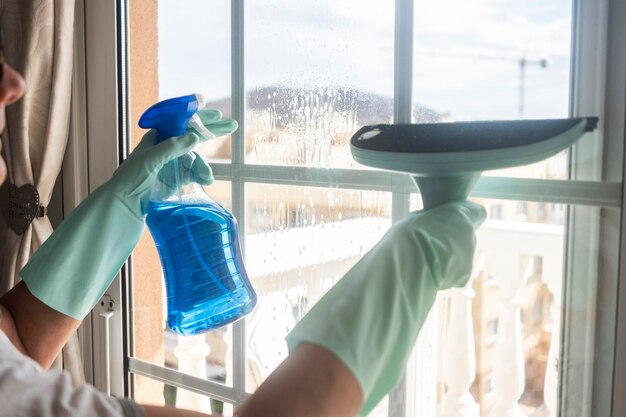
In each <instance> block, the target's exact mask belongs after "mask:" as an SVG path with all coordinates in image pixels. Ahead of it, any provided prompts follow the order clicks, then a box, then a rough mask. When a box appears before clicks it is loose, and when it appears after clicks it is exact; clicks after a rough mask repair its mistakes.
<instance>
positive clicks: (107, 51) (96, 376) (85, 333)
mask: <svg viewBox="0 0 626 417" xmlns="http://www.w3.org/2000/svg"><path fill="white" fill-rule="evenodd" d="M126 1H128V0H117V1H96V2H88V1H86V0H77V1H76V12H77V19H76V45H75V51H76V55H75V76H74V88H73V101H72V123H71V129H70V130H71V138H70V142H69V145H68V148H67V155H66V160H65V164H64V168H63V189H64V207H65V210H66V211H70V210H71V209H72V208H73V207H75V206H76V205H77V204H78V202H79V201H81V200H82V199H83V198H84V197H85V196H86V195H87V194H88V193H89V192H91V191H93V190H94V189H95V188H96V187H97V186H99V185H100V184H102V183H103V182H104V181H106V180H107V179H108V178H109V177H110V175H111V173H112V172H113V171H114V170H115V168H116V167H117V166H118V164H119V161H120V160H121V155H124V154H125V151H126V150H125V145H124V143H125V142H124V140H126V138H127V129H126V126H125V122H124V117H120V114H122V115H123V114H125V106H126V97H124V89H123V88H120V87H121V86H122V85H123V83H124V81H123V80H124V77H125V72H124V71H120V68H124V67H125V63H124V62H121V60H120V57H123V56H124V53H123V52H124V51H123V47H124V45H121V44H120V42H118V40H119V39H120V34H122V38H123V33H124V32H125V28H126V22H125V21H123V20H122V21H119V16H123V15H124V13H123V12H124V10H125V7H126ZM231 9H232V23H231V25H232V42H233V47H232V59H233V65H232V68H233V70H232V74H231V77H232V97H233V109H232V110H233V113H232V114H233V118H234V119H236V120H238V121H239V122H240V126H241V128H240V129H239V130H238V132H237V133H236V134H235V135H234V137H233V155H232V163H230V164H212V166H213V169H214V174H215V176H216V178H217V179H225V180H229V181H231V182H232V196H233V201H232V211H233V213H234V215H235V216H236V217H237V218H238V219H239V223H240V225H241V226H240V227H242V229H243V227H245V220H244V218H245V214H246V213H245V196H244V184H245V183H246V182H249V181H254V182H262V183H278V184H288V185H307V186H328V185H333V186H337V187H343V188H355V189H368V190H381V191H388V192H392V193H393V200H392V202H393V209H392V220H393V221H396V220H398V219H400V218H402V217H403V216H405V215H406V213H408V211H409V195H410V193H412V192H415V189H414V185H413V184H412V182H411V181H410V179H409V177H408V176H406V175H400V174H393V173H381V172H371V171H354V170H346V169H336V170H331V171H329V170H326V169H318V168H304V167H282V166H270V167H268V166H261V165H248V164H245V163H244V162H245V161H244V158H245V155H244V144H243V138H244V131H245V123H244V122H245V118H244V117H243V116H244V110H245V105H244V101H243V98H244V85H245V83H244V81H245V80H244V71H243V66H242V64H243V59H244V37H243V20H244V0H232V1H231ZM573 11H574V18H573V21H574V24H573V26H574V27H573V34H574V40H573V55H574V59H573V68H572V70H573V74H574V77H573V80H572V88H571V92H572V97H573V99H572V100H571V101H572V108H571V111H570V113H571V115H572V116H588V115H599V116H600V126H599V129H598V131H597V132H596V133H595V136H596V137H595V138H594V139H595V140H585V141H582V142H581V143H580V144H578V145H576V146H575V147H574V149H573V150H572V157H573V158H576V157H577V155H579V154H580V155H589V154H594V153H593V152H600V153H601V154H602V155H603V158H604V162H603V163H602V164H597V165H596V166H593V167H589V166H577V165H574V167H573V170H572V172H571V176H572V179H573V180H572V181H553V180H536V179H520V178H500V177H482V178H481V179H480V180H479V182H478V183H477V185H476V187H475V189H474V192H473V193H472V195H473V196H476V197H482V198H491V199H503V200H507V199H508V200H524V201H536V202H545V203H562V204H570V205H572V206H571V207H572V209H571V210H570V225H569V230H572V231H575V233H571V234H569V238H568V247H567V252H568V256H567V259H568V260H569V261H568V265H567V269H568V271H569V274H570V275H569V276H568V277H569V279H568V285H567V287H566V288H565V291H566V293H565V294H564V297H563V299H564V303H565V304H566V303H568V298H567V291H570V292H571V291H579V290H581V289H582V288H585V286H588V290H589V291H596V292H597V293H598V294H599V296H602V297H605V299H606V297H610V296H611V295H613V298H615V294H619V300H620V305H621V306H622V308H621V309H619V310H617V320H618V322H617V329H618V333H617V334H615V328H614V325H615V323H611V322H609V323H602V322H596V321H597V317H596V315H595V310H594V309H591V313H590V315H589V317H587V323H586V325H585V326H583V327H582V328H580V326H579V327H578V329H579V330H578V331H577V332H572V331H570V330H571V328H572V327H571V326H569V325H568V320H569V318H568V317H567V315H566V314H565V315H564V321H563V328H564V329H565V331H564V332H563V335H562V339H563V340H562V346H571V345H573V344H572V343H571V342H570V343H568V341H575V340H579V341H580V340H586V341H588V344H587V346H585V348H584V349H582V350H581V351H580V352H563V354H564V355H568V354H571V355H582V356H584V357H585V362H584V363H585V364H587V365H588V368H586V369H585V370H584V374H585V375H579V374H577V375H571V376H569V377H567V376H566V377H565V381H564V383H563V384H562V385H563V392H562V396H561V399H560V400H561V413H560V415H565V414H564V413H566V412H567V410H582V411H583V412H582V413H581V414H580V415H585V416H587V415H594V416H599V417H603V416H607V417H608V416H611V417H617V416H622V415H626V411H625V410H626V396H624V395H623V393H624V392H626V354H624V352H626V285H621V286H617V281H615V282H604V281H602V280H601V281H600V282H598V281H597V280H590V279H589V277H590V276H592V277H593V276H596V274H597V271H598V269H601V268H615V266H616V265H618V266H619V270H615V271H614V272H615V276H616V277H617V276H618V275H619V278H620V281H622V282H624V278H625V277H624V276H625V275H626V274H625V273H624V268H623V267H624V266H625V264H624V263H623V262H624V261H623V259H624V256H621V258H620V260H617V259H615V258H614V256H615V255H618V254H617V253H616V251H609V252H608V253H609V257H608V259H606V258H604V259H602V260H600V259H598V258H599V257H598V256H597V254H591V258H592V259H589V251H588V248H587V247H586V246H582V245H581V244H580V242H579V239H576V236H578V235H582V236H586V238H587V239H588V240H589V241H591V242H596V243H595V244H597V245H598V247H600V243H599V242H600V240H601V239H603V241H604V240H608V239H612V240H608V244H610V245H611V244H612V245H617V246H619V245H621V242H623V241H624V236H626V228H625V227H624V225H623V224H622V222H621V216H622V211H621V210H620V209H621V207H623V203H624V201H626V200H623V199H622V196H623V195H626V193H624V186H623V184H624V182H623V179H622V175H623V160H624V158H623V153H624V114H625V113H626V112H625V108H626V106H625V99H626V97H625V96H626V94H625V88H624V85H625V84H626V82H625V76H626V48H624V43H623V39H626V27H625V25H623V23H622V22H624V21H626V3H625V2H623V1H621V0H573ZM395 26H396V35H395V36H396V38H395V51H396V53H395V57H396V58H395V86H394V93H395V97H394V103H395V106H394V121H395V122H399V123H402V122H410V117H411V113H410V109H411V100H412V97H411V91H412V89H411V88H410V86H411V82H412V73H413V71H412V58H411V57H412V53H413V45H412V33H413V1H412V0H396V25H395ZM120 48H122V50H120ZM609 52H610V53H609ZM407 87H408V88H407ZM606 132H611V133H610V134H608V133H606ZM600 139H603V140H600ZM598 208H611V209H617V210H613V212H618V215H615V214H614V213H612V214H611V213H609V214H608V215H606V216H602V217H601V216H600V211H601V210H598ZM603 211H604V212H606V211H607V210H603ZM605 214H606V213H605ZM579 219H584V220H583V221H581V220H579ZM616 229H619V230H620V232H621V233H619V234H618V235H617V236H616V235H615V234H614V233H613V234H611V233H610V232H611V231H613V230H616ZM241 232H242V235H245V232H244V231H243V230H242V231H241ZM244 250H245V248H244ZM621 253H623V250H622V251H621V252H620V254H621ZM599 262H603V263H604V264H602V265H601V264H599ZM578 263H581V264H580V265H579V264H578ZM128 271H129V270H128V268H124V269H123V270H122V273H121V274H120V276H118V278H117V279H116V280H115V281H114V283H113V284H112V286H111V288H110V289H109V291H108V292H107V295H108V296H109V297H111V299H112V300H113V301H114V303H115V309H114V311H113V314H112V315H107V314H103V313H106V312H107V311H108V308H106V306H105V308H104V309H100V308H99V307H97V308H96V309H95V310H94V312H92V314H91V315H90V317H88V318H87V319H86V320H85V322H84V324H83V326H82V327H81V330H80V336H81V342H82V345H83V355H84V360H85V368H86V376H87V379H88V381H90V382H92V383H94V384H95V385H96V386H97V387H98V388H100V389H103V390H108V391H109V392H111V393H112V394H114V395H126V394H128V393H129V392H130V391H132V387H131V384H130V383H129V378H128V377H127V375H126V374H125V373H126V371H127V370H128V369H130V370H131V371H132V372H134V373H137V374H144V375H149V376H151V377H152V378H155V379H159V380H161V381H163V382H167V383H168V384H171V385H175V386H179V387H182V388H185V389H189V390H191V391H195V392H205V393H206V392H210V393H211V396H212V397H214V398H217V399H223V400H226V401H229V402H235V403H240V402H241V401H243V400H244V399H245V397H246V394H245V370H244V358H245V350H244V347H243V346H244V343H243V341H244V338H245V327H244V326H245V322H243V321H240V322H238V323H236V324H235V325H234V332H233V333H234V349H235V350H234V352H233V355H234V361H233V362H234V377H233V386H232V387H224V386H221V385H219V384H215V383H212V382H209V381H204V380H201V379H198V378H194V377H191V376H188V375H184V374H181V373H179V372H177V371H175V370H172V369H167V368H164V367H158V366H156V365H153V364H148V363H145V362H142V361H139V360H137V359H135V358H128V354H127V352H128V349H127V346H129V342H128V340H125V339H126V338H125V337H123V336H122V335H123V334H124V330H125V328H126V327H125V322H126V319H125V313H124V308H120V307H121V306H125V305H127V302H126V300H125V299H124V298H123V297H124V294H125V292H124V291H122V283H123V282H124V281H125V280H124V279H122V275H123V274H126V273H128ZM592 281H593V282H592ZM564 312H565V310H564ZM109 316H110V317H109ZM594 329H595V330H594ZM107 330H108V332H107ZM105 342H106V343H105ZM606 344H609V348H611V347H612V348H614V352H615V358H614V361H613V360H607V361H604V362H598V361H594V360H593V355H594V352H596V351H597V350H598V349H602V348H604V347H606V346H604V345H606ZM105 345H108V349H105V348H103V346H105ZM125 367H127V368H126V369H125ZM607 373H608V374H612V373H614V377H613V378H612V379H611V378H607V377H606V375H607ZM589 375H590V377H589V378H585V377H584V376H589ZM587 382H591V384H588V385H584V384H586V383H587ZM575 384H580V386H574V385H575ZM607 384H610V385H612V386H610V385H609V386H607ZM405 388H406V383H405V381H402V382H401V383H400V385H399V386H398V387H397V388H396V390H395V391H393V392H392V393H391V396H390V401H389V410H390V411H389V416H394V417H395V416H408V415H411V412H410V410H407V403H406V400H405V398H406V396H405V395H404V391H405ZM571 390H573V391H576V392H581V393H583V395H581V396H580V397H578V398H575V399H573V398H571V397H570V396H567V395H565V394H566V393H567V392H569V391H571ZM573 402H578V403H576V404H574V403H573ZM564 410H565V411H564Z"/></svg>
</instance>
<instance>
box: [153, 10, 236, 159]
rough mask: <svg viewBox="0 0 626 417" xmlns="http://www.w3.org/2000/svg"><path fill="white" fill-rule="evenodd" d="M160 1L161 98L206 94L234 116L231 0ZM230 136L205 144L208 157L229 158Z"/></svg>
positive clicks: (210, 101) (214, 105)
mask: <svg viewBox="0 0 626 417" xmlns="http://www.w3.org/2000/svg"><path fill="white" fill-rule="evenodd" d="M184 3H185V5H184V7H181V2H180V1H178V0H159V1H158V80H159V84H158V95H159V100H164V99H167V98H172V97H178V96H184V95H187V94H195V93H199V94H202V95H203V96H204V97H205V99H206V100H207V102H208V106H209V107H210V108H214V109H218V110H221V111H222V112H223V113H224V117H225V118H230V117H231V104H232V102H231V96H230V94H231V85H230V80H231V75H230V74H231V65H230V63H231V45H230V39H231V31H230V17H231V16H230V2H229V1H210V2H207V1H203V0H185V2H184ZM230 139H231V138H230V136H227V137H223V138H218V139H216V140H214V141H211V143H210V144H207V145H205V146H203V148H204V156H205V157H207V158H209V159H211V160H220V161H224V160H226V161H228V160H230V157H231V144H230Z"/></svg>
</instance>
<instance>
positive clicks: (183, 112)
mask: <svg viewBox="0 0 626 417" xmlns="http://www.w3.org/2000/svg"><path fill="white" fill-rule="evenodd" d="M206 105H207V103H206V100H205V99H204V97H203V96H202V94H189V95H186V96H182V97H174V98H170V99H167V100H163V101H159V102H158V103H156V104H154V105H152V106H150V107H149V108H148V110H146V111H145V112H144V113H143V114H142V115H141V118H140V119H139V127H142V128H144V129H156V130H157V131H158V132H159V136H158V138H157V141H159V142H161V141H163V140H165V139H168V138H170V137H172V136H181V135H183V134H184V133H185V131H186V130H187V128H188V127H191V128H193V129H194V130H196V131H197V132H198V133H199V134H200V135H202V136H203V137H205V138H206V139H213V138H215V135H214V134H213V133H211V132H210V131H209V130H208V129H207V128H206V127H205V126H204V124H203V123H202V120H201V119H200V116H198V110H200V109H203V108H205V107H206Z"/></svg>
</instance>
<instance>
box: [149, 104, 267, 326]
mask: <svg viewBox="0 0 626 417" xmlns="http://www.w3.org/2000/svg"><path fill="white" fill-rule="evenodd" d="M205 106H206V102H205V100H204V98H203V97H202V96H201V95H199V94H191V95H188V96H183V97H176V98H172V99H168V100H164V101H161V102H159V103H157V104H155V105H153V106H152V107H150V108H149V109H148V110H146V111H145V113H144V114H143V115H142V116H141V118H140V120H139V126H140V127H142V128H153V129H156V130H157V131H158V132H159V134H158V137H157V141H158V142H161V141H163V140H165V139H168V138H170V137H172V136H180V135H183V134H184V133H185V131H186V130H187V128H193V129H194V130H196V131H197V132H198V133H199V134H200V135H202V136H203V137H205V138H207V139H211V138H215V135H213V134H212V133H211V132H210V131H209V130H208V129H207V128H206V127H205V126H204V125H203V123H202V121H201V120H200V117H199V116H198V114H197V111H198V110H199V109H202V108H204V107H205ZM195 157H196V155H195V154H194V153H193V152H190V153H188V154H186V155H183V156H182V157H180V158H176V159H174V160H173V161H171V162H169V163H168V164H167V165H166V166H165V167H163V169H162V170H161V173H165V172H167V173H168V174H169V175H161V173H160V175H159V181H157V184H156V186H155V187H154V189H153V191H152V195H151V198H150V202H149V204H148V214H147V216H146V223H147V224H148V228H149V229H150V233H151V234H152V236H153V238H154V241H155V244H156V247H157V250H158V252H159V257H160V260H161V266H162V268H163V274H164V278H165V290H166V295H167V310H168V315H167V324H168V326H169V327H170V329H172V331H174V332H175V333H178V334H181V335H193V334H199V333H203V332H206V331H208V330H211V329H214V328H217V327H221V326H224V325H226V324H229V323H232V322H234V321H236V320H238V319H240V318H241V317H243V316H244V315H246V314H247V313H249V312H250V311H252V309H253V307H254V305H255V304H256V294H255V292H254V290H253V288H252V286H251V284H250V281H249V279H248V275H247V273H246V270H245V267H244V263H243V260H242V256H241V250H240V247H239V241H238V237H237V222H236V220H235V218H234V217H233V215H232V214H231V213H230V212H228V210H226V209H225V208H224V207H222V206H221V205H220V204H218V203H217V202H215V201H213V200H212V199H211V198H210V197H209V196H208V195H207V194H206V193H205V192H204V189H203V188H202V186H201V185H200V184H198V183H197V182H195V181H194V180H193V178H191V170H189V169H185V167H189V166H191V164H192V163H193V160H194V158H195ZM172 172H173V173H174V175H171V173H172ZM172 179H174V180H175V183H174V184H172V183H171V182H172ZM168 182H169V183H168Z"/></svg>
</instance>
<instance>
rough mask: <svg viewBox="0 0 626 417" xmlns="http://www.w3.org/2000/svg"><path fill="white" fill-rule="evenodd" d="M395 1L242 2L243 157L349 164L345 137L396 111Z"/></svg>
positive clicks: (301, 163) (258, 160) (289, 162)
mask: <svg viewBox="0 0 626 417" xmlns="http://www.w3.org/2000/svg"><path fill="white" fill-rule="evenodd" d="M393 24H394V4H393V2H380V1H374V0H367V1H357V0H349V1H341V2H336V1H329V0H324V1H313V0H305V1H298V2H297V3H294V2H291V1H286V0H262V1H254V2H246V25H247V28H246V73H245V74H246V88H247V90H246V111H247V114H246V161H247V162H249V163H262V164H272V165H299V166H309V167H324V168H334V167H339V168H345V167H352V166H354V162H353V161H352V157H351V155H350V151H349V146H348V141H349V139H350V137H351V136H352V134H353V133H354V132H355V131H356V130H358V129H359V127H360V126H362V125H365V124H372V123H383V122H384V123H389V122H390V121H391V118H392V114H393V33H394V31H393Z"/></svg>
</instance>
